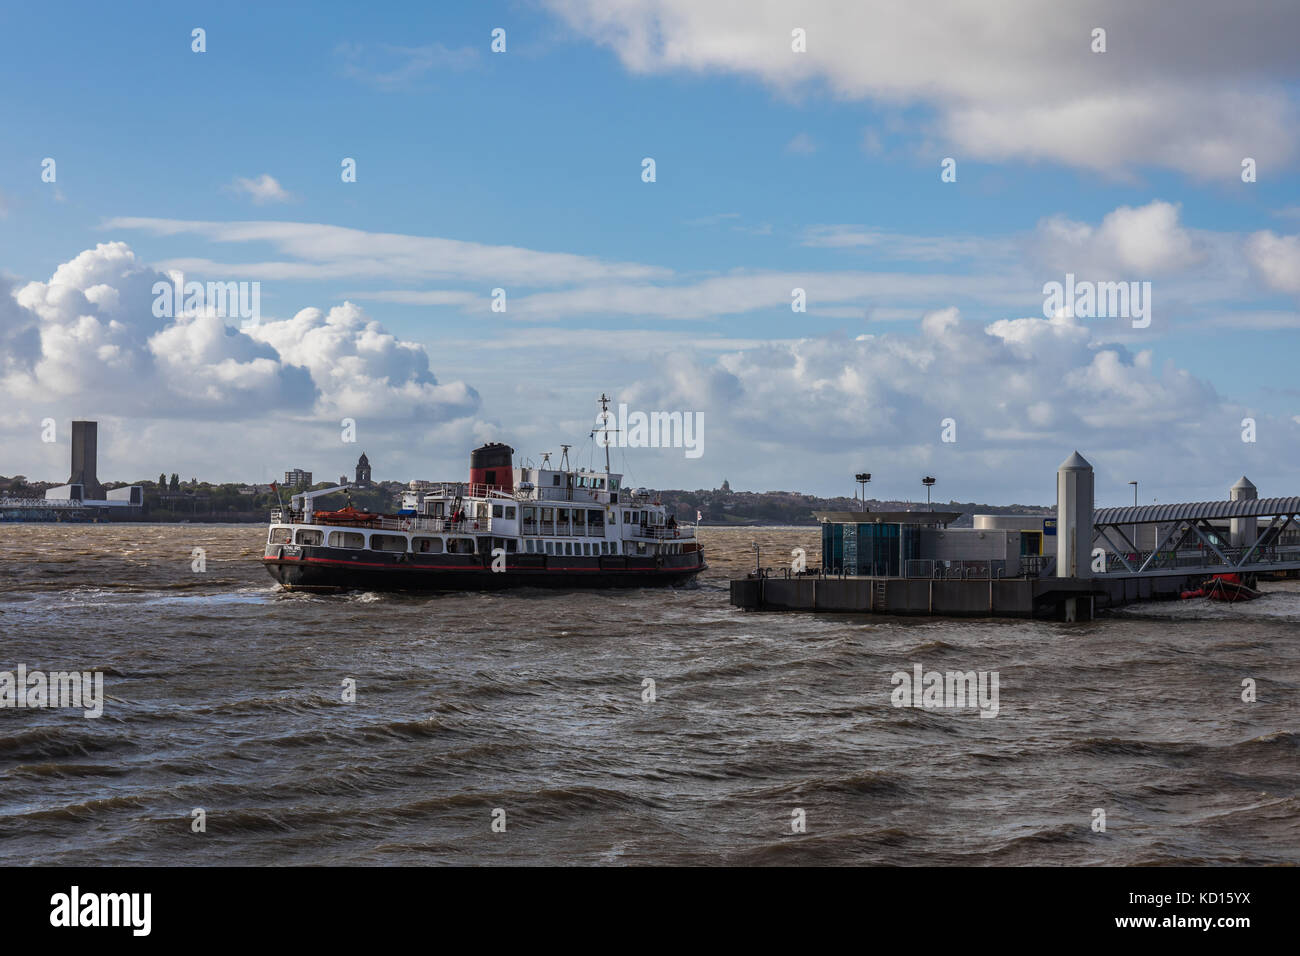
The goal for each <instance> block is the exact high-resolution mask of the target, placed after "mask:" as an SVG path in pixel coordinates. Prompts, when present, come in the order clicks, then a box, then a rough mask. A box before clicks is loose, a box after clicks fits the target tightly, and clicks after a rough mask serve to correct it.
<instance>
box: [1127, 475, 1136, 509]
mask: <svg viewBox="0 0 1300 956" xmlns="http://www.w3.org/2000/svg"><path fill="white" fill-rule="evenodd" d="M1129 484H1130V485H1132V486H1133V507H1134V508H1136V507H1137V506H1138V483H1137V482H1136V481H1130V482H1129Z"/></svg>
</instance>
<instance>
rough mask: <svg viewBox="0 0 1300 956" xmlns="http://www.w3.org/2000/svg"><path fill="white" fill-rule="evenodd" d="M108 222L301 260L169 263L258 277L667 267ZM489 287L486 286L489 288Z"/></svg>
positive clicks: (642, 272)
mask: <svg viewBox="0 0 1300 956" xmlns="http://www.w3.org/2000/svg"><path fill="white" fill-rule="evenodd" d="M104 228H106V229H141V230H144V231H146V232H150V233H153V234H154V235H160V236H177V235H195V236H199V237H201V238H204V239H208V240H211V241H213V242H230V243H240V242H267V243H270V244H271V246H272V247H274V248H275V249H277V250H278V251H279V252H281V253H283V254H285V255H289V256H292V257H294V258H296V259H298V260H300V261H297V262H262V263H229V264H227V263H216V262H212V261H210V260H207V259H194V258H189V259H170V260H168V261H167V262H165V263H162V264H161V265H163V266H164V267H167V268H178V269H182V270H183V271H185V272H186V273H191V272H199V271H205V272H208V273H209V274H216V275H225V276H245V277H248V278H254V279H339V278H356V277H366V278H400V279H403V280H410V279H413V278H428V279H463V280H473V281H477V282H484V283H491V284H492V285H502V284H507V283H520V284H529V285H539V286H550V285H561V284H564V283H567V282H601V281H628V280H640V279H653V278H659V277H663V276H667V275H670V274H671V272H670V270H668V269H662V268H658V267H655V266H647V265H640V264H637V263H620V262H606V261H605V260H603V259H598V258H595V257H592V256H581V255H573V254H570V253H563V252H538V251H535V250H532V249H522V248H519V247H517V246H493V245H486V244H484V243H478V242H464V241H461V240H458V239H442V238H438V237H435V236H407V235H401V234H398V233H384V232H365V231H364V230H361V229H348V228H346V227H343V226H328V225H322V224H319V223H302V222H274V221H268V222H201V221H192V220H182V219H147V218H136V217H121V218H116V219H110V220H108V221H107V222H106V223H105V224H104ZM489 291H490V289H488V288H485V289H484V290H483V294H484V295H487V294H488V292H489Z"/></svg>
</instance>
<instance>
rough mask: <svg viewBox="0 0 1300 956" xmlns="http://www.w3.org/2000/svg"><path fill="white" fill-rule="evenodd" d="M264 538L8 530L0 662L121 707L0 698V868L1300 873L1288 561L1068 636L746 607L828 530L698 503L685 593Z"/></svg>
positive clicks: (1034, 629)
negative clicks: (1231, 601)
mask: <svg viewBox="0 0 1300 956" xmlns="http://www.w3.org/2000/svg"><path fill="white" fill-rule="evenodd" d="M263 534H264V529H263V528H261V527H259V526H256V525H240V526H232V525H79V526H67V525H63V526H59V525H6V526H0V633H3V636H4V653H3V656H0V670H8V671H13V670H16V668H17V667H18V665H20V664H23V665H25V666H26V667H27V669H28V670H29V671H31V670H34V669H41V670H44V671H46V672H48V671H54V670H78V671H102V672H103V674H104V675H105V677H104V690H105V693H106V695H107V698H108V699H107V700H106V702H105V704H104V713H103V716H101V717H99V718H97V719H92V718H87V717H85V716H84V715H83V713H82V711H81V710H70V709H52V708H46V709H38V710H33V709H15V708H6V709H0V776H2V777H3V789H2V790H0V863H4V864H8V865H12V864H26V863H44V864H60V863H94V864H138V863H155V864H181V865H186V864H434V863H455V864H479V863H522V864H551V863H578V864H600V863H623V864H733V863H734V864H800V863H813V864H854V865H856V864H904V865H906V864H943V863H959V864H1031V863H1034V864H1082V863H1109V864H1136V863H1187V864H1216V865H1219V864H1248V863H1249V864H1258V863H1282V862H1286V863H1297V862H1300V822H1298V821H1300V796H1298V795H1297V783H1298V781H1300V736H1298V734H1297V720H1298V718H1300V641H1298V640H1297V635H1298V634H1300V584H1297V582H1284V583H1266V584H1264V585H1263V587H1264V588H1266V589H1268V592H1269V593H1268V594H1267V595H1266V596H1265V597H1264V598H1262V599H1261V600H1259V601H1256V602H1254V603H1252V604H1247V605H1239V606H1224V605H1210V604H1208V602H1205V601H1195V602H1185V603H1180V604H1157V605H1144V606H1140V607H1136V608H1132V609H1129V610H1127V611H1124V612H1121V613H1118V614H1114V615H1111V616H1109V617H1107V618H1105V619H1102V620H1098V621H1096V622H1092V623H1087V624H1071V625H1066V624H1057V623H1051V622H1040V621H958V620H938V619H890V618H887V617H876V618H872V617H868V616H830V615H812V614H774V613H756V612H745V611H739V610H737V609H734V608H732V607H730V606H729V605H728V602H727V580H728V578H729V577H731V576H734V575H736V574H740V573H743V571H744V570H746V569H747V568H749V567H752V566H753V563H754V554H753V551H752V549H751V544H752V543H753V542H757V543H758V544H759V546H760V547H761V548H762V549H763V557H764V561H763V563H764V564H775V563H776V561H775V560H774V559H775V557H776V556H777V555H779V554H785V553H788V552H789V549H791V548H794V547H804V548H806V549H808V553H809V555H810V556H811V563H813V564H816V563H817V562H816V555H817V553H818V552H817V549H818V544H817V538H816V532H815V530H814V529H807V528H799V529H793V528H785V529H781V528H764V529H708V528H705V529H701V538H702V540H703V543H704V545H705V548H706V551H707V554H708V557H709V560H710V563H711V565H712V567H711V568H710V570H709V571H708V572H707V573H706V574H704V575H703V576H702V577H701V579H700V580H699V582H698V584H697V586H695V587H691V588H681V589H666V590H628V591H604V592H568V593H552V592H542V591H519V592H513V593H501V594H464V595H443V596H433V597H421V596H402V595H384V594H374V593H358V594H346V595H338V596H321V595H299V594H286V593H284V592H282V591H280V590H279V588H278V586H277V585H275V584H274V582H272V581H271V579H270V577H269V576H268V575H267V574H266V572H265V571H263V570H262V568H261V567H260V565H259V563H258V558H259V556H260V554H261V542H262V536H263ZM195 548H203V549H204V551H205V560H206V570H204V571H202V572H198V571H195V570H193V562H194V557H193V549H195ZM917 665H920V666H921V667H922V668H923V670H924V671H927V672H928V671H932V670H934V671H940V672H947V671H963V672H966V671H976V672H984V673H988V674H992V673H996V674H997V676H998V696H997V705H998V706H997V714H996V717H992V718H985V717H982V716H981V715H980V711H979V710H978V709H975V708H972V707H964V708H936V709H926V708H911V707H905V708H900V707H895V706H893V704H892V703H891V692H893V691H894V684H893V683H892V682H891V677H892V675H894V674H895V672H904V673H908V674H910V673H912V672H913V669H914V667H915V666H917ZM649 681H652V682H653V685H650V684H649V683H647V682H649ZM1243 681H1253V682H1254V687H1255V695H1256V697H1257V699H1256V700H1255V701H1253V702H1247V701H1243V699H1242V694H1243ZM345 682H355V701H352V702H348V701H345V700H344V699H343V698H344V696H345ZM651 690H653V699H652V700H651V699H648V698H650V696H651ZM196 810H202V811H203V813H202V820H203V824H204V826H203V828H202V830H201V832H195V831H196V828H197V824H196V823H195V821H196V819H197V817H196V814H195V811H196ZM1098 811H1101V812H1102V813H1104V825H1105V829H1104V830H1102V829H1100V822H1101V820H1102V817H1101V816H1100V815H1099V814H1098ZM494 821H496V822H497V825H496V828H495V829H494ZM502 824H504V829H503V830H502V829H501V826H502Z"/></svg>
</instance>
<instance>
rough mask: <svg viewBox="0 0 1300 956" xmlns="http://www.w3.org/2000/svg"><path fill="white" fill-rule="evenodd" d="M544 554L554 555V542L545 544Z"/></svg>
mask: <svg viewBox="0 0 1300 956" xmlns="http://www.w3.org/2000/svg"><path fill="white" fill-rule="evenodd" d="M546 553H547V554H554V553H555V544H554V542H551V541H548V542H546Z"/></svg>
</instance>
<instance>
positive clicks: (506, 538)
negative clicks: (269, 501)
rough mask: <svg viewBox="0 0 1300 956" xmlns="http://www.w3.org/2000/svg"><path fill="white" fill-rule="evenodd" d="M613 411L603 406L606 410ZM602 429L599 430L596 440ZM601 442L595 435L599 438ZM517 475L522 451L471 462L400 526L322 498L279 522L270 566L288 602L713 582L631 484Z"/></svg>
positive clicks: (540, 471)
mask: <svg viewBox="0 0 1300 956" xmlns="http://www.w3.org/2000/svg"><path fill="white" fill-rule="evenodd" d="M607 401H608V399H605V398H604V397H603V396H602V409H603V408H604V407H605V403H606V402H607ZM599 430H600V429H599V428H598V429H597V431H599ZM593 434H595V432H593ZM604 444H605V446H606V447H605V470H604V471H594V470H589V469H585V468H578V469H573V468H570V467H569V462H568V446H564V448H565V453H564V456H563V458H562V459H561V462H560V466H559V467H558V468H552V467H550V460H549V456H546V457H544V458H543V462H542V466H541V467H531V466H523V467H515V466H514V463H513V462H514V459H513V455H514V449H513V448H511V447H510V446H509V445H505V444H501V443H497V442H491V443H489V444H486V445H483V446H482V447H479V448H475V449H474V450H473V451H472V452H471V453H470V471H469V481H467V482H445V483H441V484H435V485H432V486H429V487H426V488H420V489H418V490H415V489H413V490H411V491H407V492H404V493H403V495H402V507H401V509H400V510H399V511H398V512H396V513H393V514H376V513H371V512H364V511H357V510H355V509H353V508H352V507H351V505H349V506H348V507H345V508H343V509H341V510H337V511H316V510H315V509H314V507H313V505H312V501H313V499H315V498H318V497H321V496H322V495H327V494H333V493H336V492H339V491H346V490H347V489H349V488H350V487H351V485H348V484H342V485H338V486H336V487H333V488H325V489H321V490H319V491H311V492H305V493H302V494H297V495H294V496H293V497H292V498H290V507H289V508H288V509H279V510H275V511H273V512H272V513H271V524H270V529H269V531H268V533H267V538H266V549H265V551H264V553H263V557H262V563H263V564H264V565H265V566H266V569H267V571H269V572H270V574H271V576H272V577H273V578H275V579H276V580H277V581H279V582H280V584H281V585H282V586H284V587H285V588H286V589H288V590H303V591H338V590H367V591H462V590H497V589H502V588H514V587H548V588H627V587H653V586H662V585H675V584H682V583H685V582H688V581H690V580H691V579H692V578H694V577H695V575H697V574H699V573H700V572H701V571H703V570H705V569H706V568H707V567H708V565H707V563H706V562H705V560H704V551H703V549H702V548H701V547H700V544H699V542H698V541H697V540H696V538H695V528H694V527H693V526H691V525H684V524H678V522H677V521H676V519H675V518H674V517H673V516H671V515H669V514H668V513H667V509H666V508H665V507H664V505H663V504H662V502H660V501H659V500H658V499H657V498H656V497H655V496H654V495H653V494H651V493H650V492H648V491H647V490H646V489H644V488H636V489H630V488H625V487H623V475H621V474H616V473H614V472H612V471H611V470H610V467H609V448H608V441H607V440H606V441H605V442H604Z"/></svg>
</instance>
